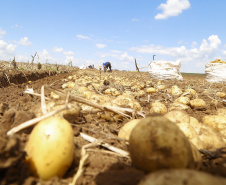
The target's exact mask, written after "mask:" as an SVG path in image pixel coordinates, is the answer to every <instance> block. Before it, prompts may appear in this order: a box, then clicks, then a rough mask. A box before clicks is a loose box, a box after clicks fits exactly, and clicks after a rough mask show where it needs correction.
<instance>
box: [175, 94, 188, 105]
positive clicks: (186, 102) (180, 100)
mask: <svg viewBox="0 0 226 185" xmlns="http://www.w3.org/2000/svg"><path fill="white" fill-rule="evenodd" d="M176 102H179V103H183V104H185V105H189V103H190V98H188V97H184V96H181V97H179V98H177V99H176Z"/></svg>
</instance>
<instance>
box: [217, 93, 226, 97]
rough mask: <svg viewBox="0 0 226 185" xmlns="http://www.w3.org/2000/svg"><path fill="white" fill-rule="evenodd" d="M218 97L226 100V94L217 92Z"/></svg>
mask: <svg viewBox="0 0 226 185" xmlns="http://www.w3.org/2000/svg"><path fill="white" fill-rule="evenodd" d="M216 96H218V97H220V98H224V97H225V96H226V94H225V93H224V92H217V93H216Z"/></svg>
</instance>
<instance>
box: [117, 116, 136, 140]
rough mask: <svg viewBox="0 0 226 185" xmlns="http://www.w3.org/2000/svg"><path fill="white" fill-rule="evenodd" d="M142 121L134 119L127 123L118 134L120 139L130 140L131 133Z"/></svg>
mask: <svg viewBox="0 0 226 185" xmlns="http://www.w3.org/2000/svg"><path fill="white" fill-rule="evenodd" d="M139 121H140V119H133V120H131V121H129V122H127V123H126V124H125V125H124V126H123V127H122V128H121V129H120V130H119V133H118V137H120V138H122V139H126V140H129V137H130V134H131V131H132V130H133V128H134V127H135V126H136V125H137V124H138V123H139Z"/></svg>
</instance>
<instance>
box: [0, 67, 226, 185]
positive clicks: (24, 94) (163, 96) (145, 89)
mask: <svg viewBox="0 0 226 185" xmlns="http://www.w3.org/2000/svg"><path fill="white" fill-rule="evenodd" d="M6 74H7V73H6ZM8 76H9V75H8ZM25 76H27V75H26V74H25ZM27 77H28V76H27ZM17 78H18V80H17V81H15V82H14V83H11V84H10V85H4V86H1V87H0V184H1V185H6V184H26V185H31V184H43V185H51V184H54V185H55V184H59V185H61V184H70V185H74V184H80V185H83V184H90V185H106V184H108V185H124V184H126V185H136V184H140V185H148V184H151V185H168V184H169V185H170V184H174V185H182V184H194V185H195V184H205V185H206V184H207V185H208V184H211V185H212V184H214V183H216V184H219V185H221V184H222V185H223V184H226V86H225V84H222V83H207V82H206V81H205V75H194V74H187V75H186V74H184V75H183V79H184V80H183V81H159V80H156V79H155V80H154V79H151V78H150V77H149V74H148V73H147V72H127V71H113V72H112V73H108V72H107V73H104V72H103V71H98V70H95V69H86V70H80V69H77V70H74V71H71V72H68V73H62V74H57V75H52V76H46V77H45V76H43V78H40V79H38V80H37V79H36V80H34V81H33V80H27V81H26V80H25V81H22V83H20V80H19V78H20V76H18V77H17ZM21 78H22V77H21ZM23 78H24V77H23ZM1 83H2V84H3V81H1ZM4 84H7V83H5V82H4ZM37 123H38V124H37Z"/></svg>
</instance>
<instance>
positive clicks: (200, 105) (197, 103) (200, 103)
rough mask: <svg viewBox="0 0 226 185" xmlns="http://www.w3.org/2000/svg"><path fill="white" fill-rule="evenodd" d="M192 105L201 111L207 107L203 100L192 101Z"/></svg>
mask: <svg viewBox="0 0 226 185" xmlns="http://www.w3.org/2000/svg"><path fill="white" fill-rule="evenodd" d="M190 105H191V107H192V108H194V109H200V108H205V107H206V102H205V101H204V100H203V99H194V100H191V101H190Z"/></svg>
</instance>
